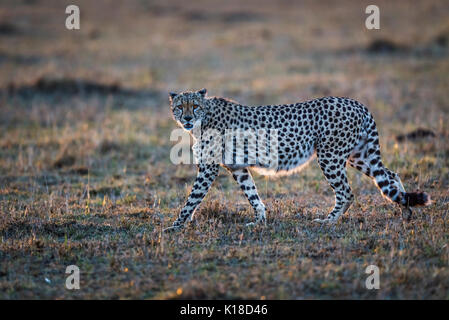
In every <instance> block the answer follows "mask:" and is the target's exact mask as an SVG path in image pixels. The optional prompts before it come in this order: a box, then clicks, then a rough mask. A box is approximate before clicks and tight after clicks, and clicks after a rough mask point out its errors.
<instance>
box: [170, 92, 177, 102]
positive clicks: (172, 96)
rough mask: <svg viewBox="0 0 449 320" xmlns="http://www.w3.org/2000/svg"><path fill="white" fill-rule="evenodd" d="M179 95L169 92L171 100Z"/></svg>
mask: <svg viewBox="0 0 449 320" xmlns="http://www.w3.org/2000/svg"><path fill="white" fill-rule="evenodd" d="M177 95H178V94H177V93H174V92H170V93H169V94H168V96H169V97H170V101H173V99H174V98H175V97H176V96H177Z"/></svg>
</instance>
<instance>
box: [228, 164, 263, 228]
mask: <svg viewBox="0 0 449 320" xmlns="http://www.w3.org/2000/svg"><path fill="white" fill-rule="evenodd" d="M232 177H233V178H234V179H235V181H237V183H238V184H239V185H240V188H241V189H242V190H243V192H244V193H245V195H246V197H247V198H248V201H249V203H250V204H251V206H252V207H253V209H254V211H255V213H256V221H254V222H250V223H247V224H246V225H247V226H252V225H255V224H259V223H266V216H265V205H264V204H263V203H262V201H261V200H260V197H259V195H258V194H257V189H256V185H255V184H254V180H253V178H252V176H251V173H250V172H249V171H248V169H246V168H244V169H238V170H233V171H232Z"/></svg>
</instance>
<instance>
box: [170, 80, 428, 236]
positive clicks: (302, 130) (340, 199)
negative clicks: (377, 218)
mask: <svg viewBox="0 0 449 320" xmlns="http://www.w3.org/2000/svg"><path fill="white" fill-rule="evenodd" d="M169 100H170V107H171V112H172V116H173V118H174V120H175V121H176V122H177V124H178V125H179V126H180V127H181V128H183V129H184V130H187V131H188V132H189V133H190V135H191V136H193V138H194V140H195V141H196V142H195V144H194V146H193V154H194V157H195V159H196V160H197V166H198V173H197V177H196V180H195V182H194V184H193V188H192V190H191V192H190V195H189V197H188V199H187V202H186V203H185V205H184V207H183V208H182V209H181V212H180V213H179V216H178V218H177V219H176V221H174V223H173V225H172V226H171V227H169V228H166V229H164V231H173V230H178V229H180V228H182V227H184V225H185V224H186V221H191V220H192V218H193V214H194V212H195V210H196V208H197V207H198V205H199V204H200V203H201V201H202V200H203V198H204V196H205V195H206V194H207V192H208V190H209V189H210V187H211V185H212V183H213V181H214V180H215V178H216V177H217V175H218V172H219V168H220V166H222V167H224V168H225V169H227V170H228V171H229V172H230V173H231V174H232V177H233V178H234V180H235V181H236V182H237V183H238V184H239V185H240V188H241V189H242V191H243V193H244V194H245V196H246V198H247V199H248V201H249V203H250V205H251V206H252V207H253V209H254V212H255V221H254V222H251V223H249V224H248V225H256V224H260V223H263V224H266V214H265V211H266V209H265V205H264V204H263V202H262V201H261V199H260V196H259V195H258V192H257V188H256V186H255V184H254V180H253V178H252V176H251V173H250V171H249V169H255V170H257V171H258V172H260V173H261V174H269V175H272V174H276V175H277V174H289V173H291V172H296V171H298V170H299V169H301V168H303V167H304V166H305V165H307V163H308V162H309V161H310V160H311V159H313V158H315V157H316V158H317V160H318V164H319V166H320V168H321V170H322V172H323V174H324V176H325V178H326V179H327V181H328V183H329V184H330V186H331V187H332V189H333V191H334V194H335V204H334V207H333V209H332V210H331V211H330V212H329V214H328V215H327V217H326V218H324V219H320V218H317V219H315V220H314V221H316V222H320V223H326V222H328V223H334V222H336V221H337V220H338V218H339V217H340V216H341V215H343V214H344V213H345V212H346V211H347V210H348V208H349V207H350V206H351V204H352V202H353V200H354V196H353V194H352V191H351V187H350V185H349V183H348V178H347V173H346V167H347V165H348V164H349V165H350V166H351V167H353V168H355V169H357V170H359V171H361V172H362V173H363V174H365V175H366V176H368V177H370V178H371V179H372V180H373V182H374V183H375V184H376V185H377V187H378V188H379V189H380V191H381V193H382V195H383V196H384V197H385V198H386V199H388V200H390V201H392V202H395V203H397V204H399V205H400V206H401V208H402V209H404V211H403V213H404V212H405V213H407V214H408V218H409V217H410V216H411V209H410V207H414V206H427V205H429V204H430V203H431V199H430V196H429V195H428V194H427V193H425V192H411V193H408V192H406V191H405V189H404V187H403V185H402V182H401V179H400V178H399V176H398V175H397V174H396V173H395V172H393V171H391V170H389V169H388V168H386V167H385V166H384V165H383V163H382V160H381V154H380V146H379V136H378V133H377V129H376V123H375V122H374V118H373V116H372V115H371V113H370V112H369V111H368V109H367V108H366V107H365V106H364V105H362V104H361V103H359V102H358V101H356V100H353V99H350V98H342V97H323V98H318V99H313V100H309V101H305V102H298V103H294V104H288V105H266V106H245V105H241V104H239V103H237V102H235V101H232V100H229V99H225V98H221V97H208V96H207V90H206V89H201V90H199V91H186V92H182V93H172V92H171V93H170V94H169ZM207 132H213V133H214V134H213V135H211V134H207ZM229 132H231V133H232V134H229ZM235 132H237V134H235ZM239 132H240V133H239ZM242 132H243V133H244V134H245V133H247V132H250V134H249V135H247V136H246V137H244V139H237V138H239V137H240V138H241V133H242ZM254 136H257V139H252V138H254ZM216 137H219V138H220V137H221V139H215V138H216ZM223 137H225V138H223ZM229 137H230V138H229ZM248 137H249V138H248ZM237 140H239V142H240V143H236V141H237ZM217 141H218V142H217ZM229 141H230V142H233V143H226V142H229ZM242 141H243V142H242ZM261 141H262V142H261ZM267 141H268V142H269V143H264V142H267ZM239 146H240V151H241V150H243V152H238V150H237V147H239ZM254 146H256V147H254ZM211 155H213V157H211ZM403 217H404V214H403Z"/></svg>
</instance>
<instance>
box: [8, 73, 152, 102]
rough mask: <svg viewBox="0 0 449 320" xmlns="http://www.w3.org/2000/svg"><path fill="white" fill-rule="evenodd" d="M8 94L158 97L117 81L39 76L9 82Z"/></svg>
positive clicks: (28, 95)
mask: <svg viewBox="0 0 449 320" xmlns="http://www.w3.org/2000/svg"><path fill="white" fill-rule="evenodd" d="M4 91H6V92H7V93H8V95H19V96H24V97H30V96H33V95H35V94H43V95H64V96H72V95H93V94H96V95H122V96H151V97H155V96H157V97H159V96H160V92H159V91H156V90H151V89H149V90H135V89H129V88H124V87H123V86H122V85H121V84H119V83H118V82H112V83H101V82H94V81H89V80H84V79H71V78H63V79H53V78H46V77H41V78H38V79H36V80H35V81H34V82H33V83H31V84H29V85H17V84H15V83H10V84H9V85H8V86H7V87H6V88H5V89H4Z"/></svg>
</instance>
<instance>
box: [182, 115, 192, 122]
mask: <svg viewBox="0 0 449 320" xmlns="http://www.w3.org/2000/svg"><path fill="white" fill-rule="evenodd" d="M192 119H193V117H192V116H185V117H184V120H185V121H190V120H192Z"/></svg>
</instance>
